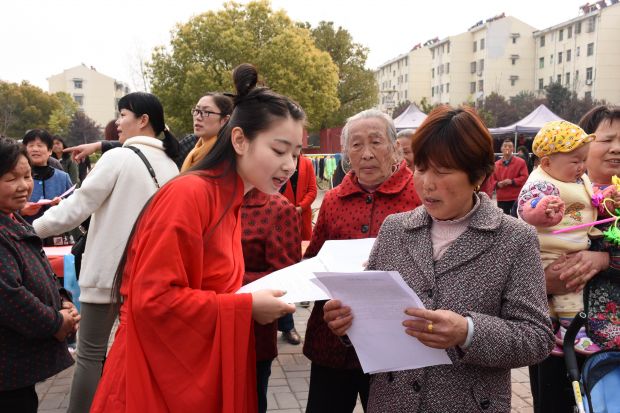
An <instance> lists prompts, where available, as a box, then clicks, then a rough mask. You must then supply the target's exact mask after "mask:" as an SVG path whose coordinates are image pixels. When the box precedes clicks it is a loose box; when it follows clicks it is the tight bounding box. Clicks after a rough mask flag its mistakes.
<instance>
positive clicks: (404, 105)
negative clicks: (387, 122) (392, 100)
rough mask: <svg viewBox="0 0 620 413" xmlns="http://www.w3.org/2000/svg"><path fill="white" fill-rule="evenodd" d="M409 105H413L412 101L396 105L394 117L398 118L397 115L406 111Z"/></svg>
mask: <svg viewBox="0 0 620 413" xmlns="http://www.w3.org/2000/svg"><path fill="white" fill-rule="evenodd" d="M409 105H411V102H409V101H408V100H405V101H404V102H400V103H399V104H398V105H396V107H395V108H394V111H393V112H392V119H396V118H397V117H399V116H400V115H401V114H402V113H403V112H404V111H406V110H407V108H408V107H409Z"/></svg>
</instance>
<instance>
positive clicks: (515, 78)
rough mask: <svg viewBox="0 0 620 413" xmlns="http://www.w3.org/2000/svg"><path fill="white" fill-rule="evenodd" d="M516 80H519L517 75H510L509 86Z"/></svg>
mask: <svg viewBox="0 0 620 413" xmlns="http://www.w3.org/2000/svg"><path fill="white" fill-rule="evenodd" d="M517 80H519V76H510V86H514V85H516V84H517Z"/></svg>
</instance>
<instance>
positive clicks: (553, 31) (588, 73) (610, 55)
mask: <svg viewBox="0 0 620 413" xmlns="http://www.w3.org/2000/svg"><path fill="white" fill-rule="evenodd" d="M534 40H535V50H536V64H535V83H534V84H533V85H532V86H531V88H532V89H533V90H535V91H537V93H538V94H540V95H544V88H545V86H547V85H549V84H550V83H555V82H559V83H561V84H562V85H564V86H565V87H567V88H568V89H570V90H572V91H574V92H576V93H577V96H578V97H580V98H584V97H587V98H592V99H598V100H602V99H605V100H607V101H608V102H611V103H615V104H618V103H620V46H619V42H620V5H619V4H618V0H612V1H610V2H609V3H607V2H605V1H599V2H596V3H594V4H591V5H590V4H586V5H584V6H582V7H581V9H580V16H578V17H577V18H574V19H572V20H569V21H566V22H563V23H560V24H556V25H555V26H551V27H549V28H546V29H544V30H540V31H536V32H534Z"/></svg>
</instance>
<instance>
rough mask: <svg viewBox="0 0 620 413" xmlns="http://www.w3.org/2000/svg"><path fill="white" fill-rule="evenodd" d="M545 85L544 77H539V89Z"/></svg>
mask: <svg viewBox="0 0 620 413" xmlns="http://www.w3.org/2000/svg"><path fill="white" fill-rule="evenodd" d="M544 87H545V82H544V80H543V79H538V90H543V89H544Z"/></svg>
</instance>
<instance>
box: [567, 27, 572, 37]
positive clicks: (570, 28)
mask: <svg viewBox="0 0 620 413" xmlns="http://www.w3.org/2000/svg"><path fill="white" fill-rule="evenodd" d="M566 37H568V38H569V39H570V38H572V37H573V26H568V29H566Z"/></svg>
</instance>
